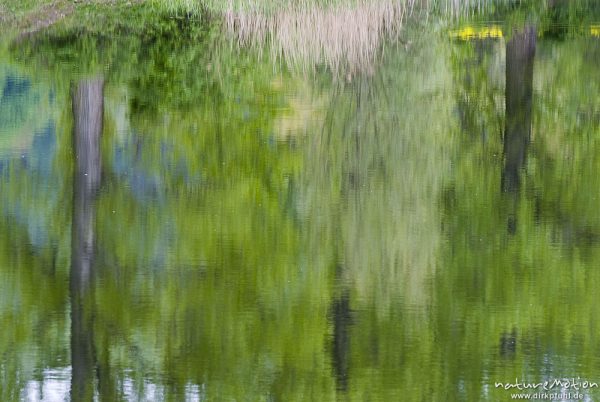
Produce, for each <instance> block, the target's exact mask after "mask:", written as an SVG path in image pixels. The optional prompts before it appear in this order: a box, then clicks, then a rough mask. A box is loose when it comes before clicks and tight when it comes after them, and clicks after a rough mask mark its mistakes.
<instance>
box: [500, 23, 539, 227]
mask: <svg viewBox="0 0 600 402" xmlns="http://www.w3.org/2000/svg"><path fill="white" fill-rule="evenodd" d="M535 46H536V30H535V28H534V27H531V26H527V27H525V28H524V29H523V30H522V31H519V32H514V33H513V36H512V38H511V39H510V40H509V41H508V42H507V44H506V89H505V95H506V122H505V131H504V168H503V170H502V191H504V192H506V193H512V194H517V193H518V192H519V189H520V185H521V183H520V172H521V170H522V168H523V167H524V165H525V159H526V156H527V146H528V145H529V140H530V137H531V108H532V97H533V61H534V57H535ZM513 203H514V204H515V205H513V212H512V213H511V216H509V220H508V231H509V232H510V233H512V234H514V233H515V232H516V228H517V223H516V217H515V213H514V212H515V211H516V200H513Z"/></svg>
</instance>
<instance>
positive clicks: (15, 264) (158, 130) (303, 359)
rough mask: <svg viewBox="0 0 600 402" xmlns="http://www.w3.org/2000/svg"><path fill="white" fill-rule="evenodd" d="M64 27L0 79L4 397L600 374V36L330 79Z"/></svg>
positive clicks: (251, 394)
mask: <svg viewBox="0 0 600 402" xmlns="http://www.w3.org/2000/svg"><path fill="white" fill-rule="evenodd" d="M56 35H57V36H46V37H41V38H37V39H36V40H35V41H32V42H29V43H23V44H21V47H20V48H19V49H18V51H16V50H15V53H14V54H7V57H6V58H5V59H3V60H5V61H3V62H2V63H3V64H2V65H1V66H0V85H1V90H2V103H1V104H0V202H1V208H0V212H1V213H2V215H1V216H0V225H1V230H0V324H1V325H2V328H3V329H4V330H3V331H2V332H1V333H0V399H1V400H7V401H11V400H19V399H30V400H57V399H65V398H70V399H71V400H91V399H92V398H94V396H95V397H96V398H97V399H99V400H107V401H112V400H152V399H154V400H233V399H235V400H335V399H336V398H338V399H350V400H382V401H388V400H503V399H506V398H507V397H509V393H508V392H507V391H505V390H502V389H497V388H495V387H494V385H493V384H494V382H495V381H503V382H508V381H513V380H514V379H515V378H520V379H523V380H524V381H531V382H540V381H544V380H546V379H553V378H555V377H556V378H560V377H565V376H566V377H578V376H579V377H581V378H582V379H587V380H590V381H600V360H598V357H597V356H598V352H599V350H598V345H600V343H599V342H598V341H599V340H600V339H599V338H598V335H597V334H598V333H600V332H599V331H598V330H599V329H600V328H599V327H598V323H597V322H596V320H595V317H597V316H598V313H600V311H599V310H598V309H599V307H597V306H598V304H597V303H596V302H595V292H594V290H595V288H596V287H597V286H598V285H600V274H598V272H597V269H596V265H597V262H598V260H599V259H600V254H599V250H600V248H599V247H598V245H599V244H600V214H599V213H598V208H597V200H598V199H599V197H600V193H599V191H600V179H599V178H598V175H597V173H596V172H597V170H598V168H600V165H599V163H600V160H598V158H597V155H600V149H598V147H600V126H599V124H598V119H597V115H598V114H599V113H600V72H598V70H597V68H596V66H597V64H598V61H599V60H600V43H599V42H598V40H597V39H595V38H591V37H589V36H587V37H580V38H573V39H569V40H565V41H553V40H548V39H544V38H543V37H540V36H539V35H537V34H536V30H535V29H534V28H533V27H524V28H521V29H518V30H516V31H515V32H514V33H513V34H512V35H511V36H510V37H509V38H506V39H504V38H502V37H499V36H494V37H492V36H491V35H490V36H487V37H485V38H481V39H480V40H473V41H469V42H457V41H453V40H448V39H447V38H444V37H443V36H442V35H433V34H432V35H428V34H427V35H423V37H422V38H421V39H420V40H419V41H418V42H417V43H415V44H414V46H413V47H411V48H410V49H408V50H406V49H404V48H400V49H389V50H388V51H387V52H386V54H385V57H383V59H382V61H381V65H380V66H379V67H378V69H377V71H376V72H375V73H374V74H366V75H362V74H360V73H357V74H356V76H355V77H354V78H353V79H352V81H351V82H344V83H341V82H339V81H337V80H334V79H331V77H330V76H329V75H327V74H323V75H320V74H315V75H314V76H312V77H311V80H306V79H305V77H297V76H295V75H293V74H291V73H288V72H286V71H277V70H274V69H273V67H272V64H271V63H270V60H269V59H268V58H265V57H262V58H259V57H256V55H255V54H254V53H253V52H252V51H250V50H248V51H245V50H241V51H235V50H227V48H226V47H223V46H219V44H218V43H217V44H215V43H213V42H212V41H214V40H215V39H213V38H210V37H206V36H203V33H202V32H200V33H194V32H186V35H189V38H188V39H190V40H189V41H180V42H177V43H176V42H174V41H172V40H170V38H169V36H168V32H167V33H163V34H160V35H164V36H160V35H159V36H155V37H145V38H144V37H135V36H129V37H123V38H114V40H111V41H105V40H103V39H102V38H93V37H85V36H82V37H79V38H77V37H75V36H69V35H70V34H68V33H67V34H64V35H65V36H64V37H63V36H60V34H56ZM153 35H157V34H156V33H154V34H153ZM215 49H218V50H215ZM582 392H583V393H586V394H589V395H590V396H591V397H596V396H597V391H596V390H584V391H582ZM407 395H408V396H407Z"/></svg>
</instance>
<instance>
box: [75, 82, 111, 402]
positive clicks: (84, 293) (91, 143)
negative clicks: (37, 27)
mask: <svg viewBox="0 0 600 402" xmlns="http://www.w3.org/2000/svg"><path fill="white" fill-rule="evenodd" d="M103 92H104V80H103V79H102V78H93V79H86V80H82V81H79V82H78V83H77V84H76V85H74V86H73V88H72V93H71V97H72V105H73V120H74V130H73V150H74V152H75V170H74V175H73V221H72V228H71V235H72V239H71V271H70V298H71V365H72V377H71V400H72V401H91V400H92V399H93V397H94V382H95V381H94V378H95V366H96V364H95V360H96V358H95V351H94V330H93V326H94V314H93V307H94V289H93V278H94V258H95V242H96V231H95V220H96V195H97V192H98V189H99V187H100V181H101V164H100V137H101V134H102V120H103V113H104V111H103V109H104V98H103Z"/></svg>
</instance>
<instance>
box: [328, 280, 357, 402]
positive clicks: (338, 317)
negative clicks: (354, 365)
mask: <svg viewBox="0 0 600 402" xmlns="http://www.w3.org/2000/svg"><path fill="white" fill-rule="evenodd" d="M331 310H332V315H333V317H332V318H333V356H332V360H333V369H334V372H335V378H336V384H337V389H338V390H340V391H347V390H348V380H349V378H348V369H349V355H350V325H351V323H352V311H351V310H350V296H349V293H348V291H344V292H343V293H342V295H341V296H340V297H339V298H336V299H334V300H333V305H332V309H331Z"/></svg>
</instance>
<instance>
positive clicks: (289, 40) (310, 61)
mask: <svg viewBox="0 0 600 402" xmlns="http://www.w3.org/2000/svg"><path fill="white" fill-rule="evenodd" d="M414 2H415V0H381V1H367V0H358V1H357V2H356V3H355V4H354V5H352V6H349V5H345V6H329V7H321V6H313V7H296V8H292V9H286V10H279V11H276V12H273V13H266V12H263V11H251V10H242V11H234V10H233V8H229V9H228V10H227V11H226V13H225V28H226V31H227V33H228V34H229V35H231V37H233V38H234V40H236V41H237V43H238V44H239V45H240V46H251V47H257V48H259V49H260V48H262V46H264V44H265V43H268V44H269V50H270V52H271V53H272V56H274V58H275V59H282V60H283V61H284V62H285V63H287V64H288V65H290V66H294V67H298V66H299V67H301V68H302V69H307V68H312V67H314V66H316V65H319V64H324V65H326V66H327V67H329V68H330V69H331V70H332V71H334V72H336V73H339V72H344V73H346V72H347V73H354V72H357V71H365V70H366V71H369V70H371V69H372V66H373V62H374V61H375V60H376V57H377V54H378V51H379V50H380V49H381V46H382V44H383V42H384V40H385V39H386V38H389V37H394V36H396V35H397V34H398V33H399V31H400V29H401V28H402V25H403V23H404V21H405V19H406V17H407V15H408V13H409V12H410V11H411V9H412V8H413V6H414Z"/></svg>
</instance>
